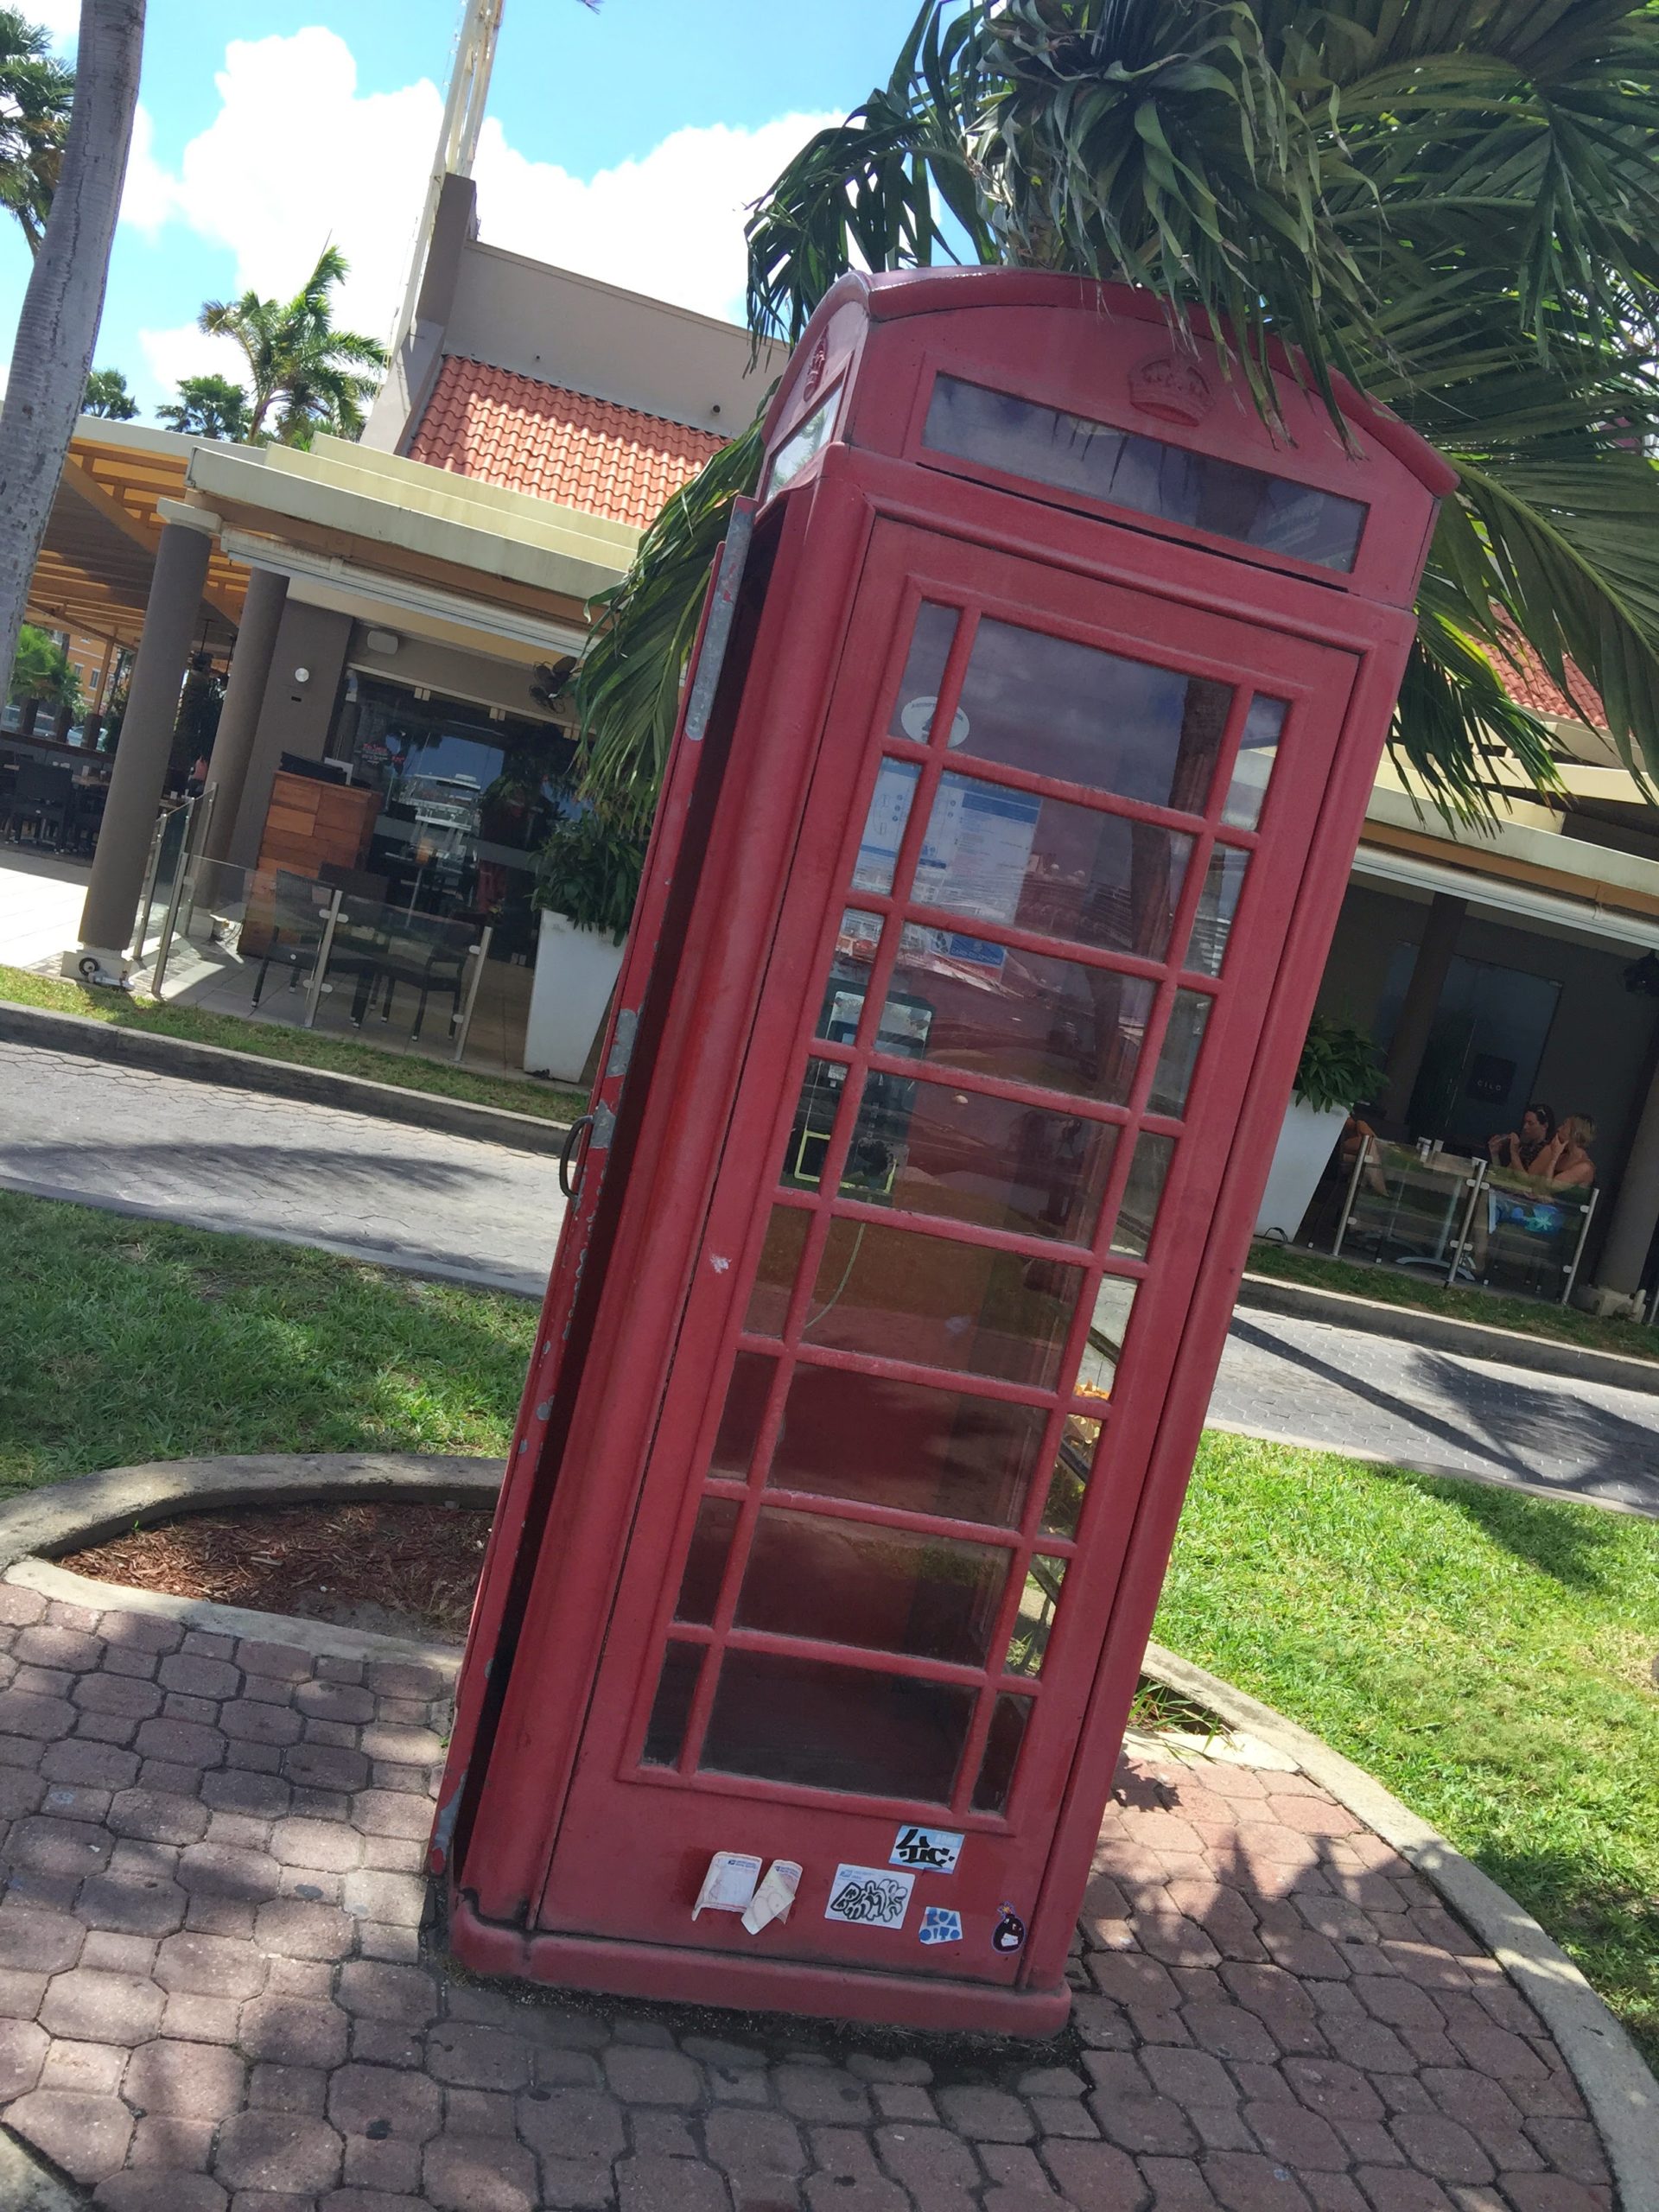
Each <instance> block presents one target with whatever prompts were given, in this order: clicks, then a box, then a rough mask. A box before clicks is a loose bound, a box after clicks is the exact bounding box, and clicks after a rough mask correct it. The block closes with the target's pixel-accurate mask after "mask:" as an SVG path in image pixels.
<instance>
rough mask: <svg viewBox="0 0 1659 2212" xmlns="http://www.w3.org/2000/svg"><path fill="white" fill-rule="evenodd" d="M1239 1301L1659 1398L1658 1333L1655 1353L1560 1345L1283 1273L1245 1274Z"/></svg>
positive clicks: (1433, 1348) (1250, 1309) (1254, 1308)
mask: <svg viewBox="0 0 1659 2212" xmlns="http://www.w3.org/2000/svg"><path fill="white" fill-rule="evenodd" d="M1237 1302H1238V1304H1239V1306H1242V1307H1243V1308H1244V1309H1245V1310H1246V1311H1248V1312H1252V1313H1279V1314H1282V1315H1283V1316H1284V1317H1285V1318H1286V1319H1289V1320H1295V1321H1323V1322H1324V1323H1325V1325H1326V1326H1327V1327H1328V1328H1332V1329H1358V1330H1361V1331H1362V1332H1364V1333H1365V1334H1366V1335H1368V1336H1373V1337H1395V1338H1398V1339H1399V1340H1400V1342H1401V1343H1402V1344H1418V1345H1420V1346H1421V1348H1422V1349H1423V1350H1424V1351H1449V1352H1455V1353H1457V1354H1458V1355H1459V1357H1461V1358H1464V1359H1490V1360H1495V1361H1497V1363H1498V1364H1499V1365H1500V1366H1503V1367H1524V1368H1526V1369H1528V1370H1529V1371H1530V1372H1532V1373H1533V1374H1535V1375H1564V1376H1570V1377H1571V1378H1572V1379H1573V1381H1574V1382H1577V1383H1605V1384H1606V1386H1607V1387H1608V1388H1609V1389H1615V1390H1642V1391H1645V1392H1646V1394H1647V1395H1648V1396H1649V1397H1650V1398H1659V1331H1656V1332H1655V1336H1654V1354H1655V1356H1654V1357H1653V1358H1652V1359H1636V1358H1633V1357H1631V1356H1630V1354H1629V1353H1627V1352H1618V1351H1593V1350H1592V1349H1591V1348H1590V1347H1589V1346H1588V1345H1580V1344H1562V1343H1560V1341H1559V1340H1558V1339H1557V1338H1554V1337H1529V1336H1525V1335H1522V1332H1520V1331H1519V1330H1518V1329H1493V1328H1489V1327H1488V1326H1487V1325H1485V1324H1484V1322H1480V1321H1454V1320H1452V1319H1451V1318H1450V1316H1449V1315H1447V1314H1444V1313H1426V1312H1424V1311H1423V1310H1422V1309H1421V1307H1418V1306H1389V1305H1388V1304H1386V1303H1385V1302H1384V1301H1383V1300H1382V1299H1380V1298H1355V1297H1352V1296H1351V1295H1350V1294H1349V1293H1348V1292H1347V1291H1345V1290H1324V1289H1321V1288H1319V1287H1317V1286H1316V1285H1314V1284H1313V1283H1306V1282H1284V1281H1281V1280H1280V1278H1279V1277H1278V1276H1277V1275H1257V1274H1248V1273H1247V1274H1246V1275H1245V1277H1244V1280H1243V1282H1242V1283H1241V1284H1240V1285H1239V1287H1238V1301H1237Z"/></svg>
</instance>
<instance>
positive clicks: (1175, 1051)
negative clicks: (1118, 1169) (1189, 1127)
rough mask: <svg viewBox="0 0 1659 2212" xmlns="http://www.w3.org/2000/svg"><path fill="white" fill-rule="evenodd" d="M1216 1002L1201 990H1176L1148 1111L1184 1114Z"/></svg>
mask: <svg viewBox="0 0 1659 2212" xmlns="http://www.w3.org/2000/svg"><path fill="white" fill-rule="evenodd" d="M1213 1003H1214V1001H1213V1000H1211V999H1210V998H1208V997H1206V996H1205V994H1204V992H1202V991H1177V992H1176V994H1175V1003H1174V1005H1173V1007H1171V1008H1170V1010H1169V1027H1168V1028H1167V1029H1166V1031H1165V1033H1164V1048H1163V1050H1162V1052H1160V1053H1159V1055H1158V1066H1157V1070H1156V1071H1155V1073H1154V1076H1153V1078H1152V1090H1151V1091H1150V1093H1149V1094H1148V1096H1147V1112H1148V1113H1151V1114H1167V1115H1169V1116H1171V1118H1172V1119H1177V1118H1179V1116H1181V1115H1183V1114H1184V1113H1185V1111H1186V1094H1187V1092H1188V1091H1189V1090H1191V1089H1192V1071H1193V1070H1194V1069H1195V1068H1196V1067H1197V1066H1198V1047H1199V1046H1201V1045H1202V1044H1203V1042H1204V1032H1205V1025H1206V1024H1207V1023H1208V1021H1209V1020H1210V1008H1211V1006H1212V1005H1213Z"/></svg>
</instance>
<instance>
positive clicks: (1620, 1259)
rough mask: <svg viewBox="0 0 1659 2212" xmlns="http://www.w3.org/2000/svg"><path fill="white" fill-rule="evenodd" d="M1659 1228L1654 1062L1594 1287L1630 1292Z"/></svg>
mask: <svg viewBox="0 0 1659 2212" xmlns="http://www.w3.org/2000/svg"><path fill="white" fill-rule="evenodd" d="M1656 1228H1659V1065H1656V1066H1655V1068H1654V1071H1653V1075H1652V1077H1651V1079H1650V1081H1649V1084H1648V1095H1647V1098H1646V1100H1645V1102H1644V1103H1643V1108H1642V1118H1641V1120H1640V1121H1639V1122H1637V1125H1636V1135H1635V1137H1634V1138H1633V1139H1632V1140H1631V1143H1630V1158H1629V1160H1626V1161H1625V1163H1624V1174H1623V1175H1622V1176H1621V1177H1620V1179H1619V1185H1618V1197H1617V1198H1615V1199H1614V1200H1613V1203H1612V1206H1611V1211H1610V1212H1609V1214H1608V1217H1607V1236H1606V1241H1605V1243H1604V1244H1603V1245H1602V1248H1601V1263H1600V1265H1599V1267H1598V1268H1597V1269H1596V1283H1597V1287H1598V1288H1599V1289H1602V1290H1617V1291H1620V1292H1623V1293H1624V1294H1626V1295H1627V1296H1628V1294H1630V1292H1632V1291H1633V1290H1635V1289H1636V1288H1637V1285H1638V1284H1639V1283H1640V1282H1641V1281H1642V1270H1643V1268H1644V1267H1645V1266H1646V1265H1647V1261H1648V1252H1649V1248H1650V1247H1651V1245H1652V1243H1653V1232H1654V1230H1656Z"/></svg>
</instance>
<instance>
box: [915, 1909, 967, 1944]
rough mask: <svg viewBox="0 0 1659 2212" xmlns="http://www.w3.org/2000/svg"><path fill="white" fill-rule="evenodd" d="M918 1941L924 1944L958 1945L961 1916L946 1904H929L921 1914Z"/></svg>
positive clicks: (960, 1937) (960, 1933) (960, 1938)
mask: <svg viewBox="0 0 1659 2212" xmlns="http://www.w3.org/2000/svg"><path fill="white" fill-rule="evenodd" d="M918 1939H919V1941H921V1942H924V1943H960V1942H961V1941H962V1915H961V1914H960V1913H959V1912H953V1911H952V1910H951V1909H950V1906H949V1905H948V1904H930V1905H928V1906H926V1907H925V1909H924V1910H923V1913H922V1924H921V1928H920V1929H919V1930H918Z"/></svg>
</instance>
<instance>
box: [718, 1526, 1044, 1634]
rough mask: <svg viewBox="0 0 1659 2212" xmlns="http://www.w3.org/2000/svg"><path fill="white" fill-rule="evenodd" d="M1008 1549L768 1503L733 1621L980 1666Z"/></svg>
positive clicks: (757, 1528) (752, 1546)
mask: <svg viewBox="0 0 1659 2212" xmlns="http://www.w3.org/2000/svg"><path fill="white" fill-rule="evenodd" d="M1010 1556H1011V1554H1009V1553H1007V1552H1005V1551H1001V1550H998V1549H996V1548H994V1547H992V1546H991V1545H988V1544H970V1543H967V1542H964V1541H963V1539H962V1538H961V1537H959V1536H917V1535H911V1534H910V1533H909V1532H908V1531H907V1530H906V1529H872V1528H868V1527H867V1526H866V1525H865V1524H864V1523H863V1522H858V1521H837V1520H832V1519H831V1518H830V1517H829V1516H828V1515H827V1514H823V1513H788V1512H785V1511H783V1510H780V1509H779V1508H777V1507H769V1508H767V1510H766V1511H764V1512H763V1513H762V1514H761V1516H760V1519H759V1521H758V1522H756V1524H755V1530H754V1535H753V1539H752V1541H751V1542H750V1546H749V1557H748V1564H747V1567H746V1568H745V1569H744V1574H743V1587H742V1589H741V1592H739V1593H738V1600H737V1614H736V1621H737V1625H738V1627H740V1628H753V1629H765V1630H769V1631H770V1632H771V1633H772V1635H774V1636H803V1637H810V1638H811V1639H812V1640H813V1641H814V1642H815V1643H856V1644H861V1645H862V1646H863V1647H864V1648H865V1649H868V1650H871V1651H902V1652H906V1653H908V1654H909V1655H910V1656H911V1657H912V1658H916V1659H944V1660H949V1661H954V1662H956V1663H957V1664H958V1665H960V1666H964V1667H978V1666H982V1665H983V1664H984V1662H985V1659H986V1657H987V1656H988V1652H989V1649H990V1641H991V1630H992V1629H993V1628H994V1627H995V1622H996V1609H997V1603H998V1600H999V1599H1001V1595H1002V1585H1003V1583H1004V1582H1005V1581H1006V1580H1007V1572H1008V1560H1009V1558H1010Z"/></svg>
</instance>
